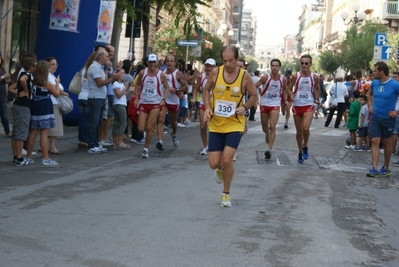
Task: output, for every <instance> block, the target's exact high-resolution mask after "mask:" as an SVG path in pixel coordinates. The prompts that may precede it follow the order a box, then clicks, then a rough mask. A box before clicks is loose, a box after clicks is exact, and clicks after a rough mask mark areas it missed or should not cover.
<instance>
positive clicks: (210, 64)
mask: <svg viewBox="0 0 399 267" xmlns="http://www.w3.org/2000/svg"><path fill="white" fill-rule="evenodd" d="M215 67H216V61H215V60H214V59H213V58H208V59H207V60H206V61H205V68H204V72H203V73H201V75H199V76H198V77H197V82H196V83H195V86H194V89H193V96H194V97H193V100H195V96H196V95H197V94H199V95H200V105H199V114H200V135H201V140H202V144H203V148H202V150H201V152H200V154H201V155H208V134H207V128H208V122H207V121H206V120H204V115H205V106H204V96H203V93H202V92H203V89H204V88H205V85H206V83H207V82H208V77H209V74H210V73H211V71H212V70H213V69H214V68H215Z"/></svg>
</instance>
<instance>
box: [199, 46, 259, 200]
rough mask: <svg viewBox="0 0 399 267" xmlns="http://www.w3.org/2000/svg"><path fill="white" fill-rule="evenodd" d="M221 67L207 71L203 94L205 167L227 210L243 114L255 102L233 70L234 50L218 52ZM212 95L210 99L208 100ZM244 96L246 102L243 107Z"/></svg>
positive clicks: (244, 77)
mask: <svg viewBox="0 0 399 267" xmlns="http://www.w3.org/2000/svg"><path fill="white" fill-rule="evenodd" d="M221 56H222V60H223V66H221V67H218V68H215V69H213V70H212V71H211V73H210V75H209V77H208V82H207V83H206V86H205V90H203V97H204V105H205V118H204V119H205V120H207V121H208V120H209V122H208V123H209V148H208V160H209V166H210V167H211V168H212V169H215V178H216V181H217V182H218V183H222V181H223V182H224V184H223V193H222V195H221V206H222V207H230V206H231V201H230V195H229V191H230V185H231V181H232V179H233V174H234V167H233V157H234V153H235V151H236V150H237V147H238V144H239V143H240V140H241V136H242V133H243V131H244V127H245V120H246V118H245V116H244V115H245V112H246V111H248V109H249V107H251V106H253V105H254V104H255V103H256V101H257V100H258V96H257V93H256V89H255V85H254V83H253V82H252V79H251V76H250V75H249V74H248V73H247V72H246V71H245V70H243V69H241V68H238V67H237V61H238V58H239V55H238V49H237V48H236V47H235V46H225V47H223V48H222V51H221ZM211 91H212V98H210V97H211ZM246 92H248V94H249V99H248V102H247V103H245V105H244V97H245V94H246Z"/></svg>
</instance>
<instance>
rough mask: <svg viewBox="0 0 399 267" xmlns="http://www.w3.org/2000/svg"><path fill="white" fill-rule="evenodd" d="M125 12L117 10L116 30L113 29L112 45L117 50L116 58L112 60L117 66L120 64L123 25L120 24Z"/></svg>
mask: <svg viewBox="0 0 399 267" xmlns="http://www.w3.org/2000/svg"><path fill="white" fill-rule="evenodd" d="M124 13H125V11H124V10H122V9H120V8H118V7H117V8H116V10H115V16H114V28H113V29H112V38H111V45H112V46H113V47H114V48H115V56H114V58H113V60H112V65H113V66H115V65H116V63H117V62H118V60H119V59H118V52H119V40H120V38H121V32H122V25H121V24H120V23H118V22H119V21H122V18H123V14H124Z"/></svg>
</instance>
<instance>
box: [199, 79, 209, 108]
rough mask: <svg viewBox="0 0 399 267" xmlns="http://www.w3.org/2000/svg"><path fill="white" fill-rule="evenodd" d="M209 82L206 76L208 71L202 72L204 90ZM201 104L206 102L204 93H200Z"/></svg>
mask: <svg viewBox="0 0 399 267" xmlns="http://www.w3.org/2000/svg"><path fill="white" fill-rule="evenodd" d="M207 82H208V77H206V73H205V72H203V73H201V88H202V90H204V89H205V86H206V83H207ZM211 93H212V91H211ZM200 98H201V99H200V104H202V105H203V104H204V96H203V95H202V93H201V94H200Z"/></svg>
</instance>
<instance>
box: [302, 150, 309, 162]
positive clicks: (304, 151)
mask: <svg viewBox="0 0 399 267" xmlns="http://www.w3.org/2000/svg"><path fill="white" fill-rule="evenodd" d="M302 156H303V159H308V158H309V151H308V147H303V148H302Z"/></svg>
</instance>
